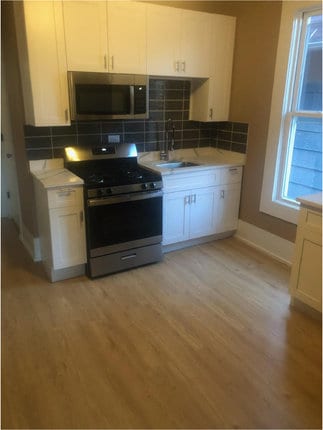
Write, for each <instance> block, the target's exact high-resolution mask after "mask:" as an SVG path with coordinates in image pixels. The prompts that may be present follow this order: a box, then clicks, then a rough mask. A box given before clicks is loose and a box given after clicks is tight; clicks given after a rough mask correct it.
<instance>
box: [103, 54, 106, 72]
mask: <svg viewBox="0 0 323 430" xmlns="http://www.w3.org/2000/svg"><path fill="white" fill-rule="evenodd" d="M103 62H104V68H105V69H106V68H107V56H106V55H105V56H104V57H103Z"/></svg>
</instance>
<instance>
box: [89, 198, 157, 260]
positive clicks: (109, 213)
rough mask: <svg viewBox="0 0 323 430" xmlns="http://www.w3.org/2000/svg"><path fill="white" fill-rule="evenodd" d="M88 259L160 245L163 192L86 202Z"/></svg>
mask: <svg viewBox="0 0 323 430" xmlns="http://www.w3.org/2000/svg"><path fill="white" fill-rule="evenodd" d="M86 222H87V244H88V252H89V257H98V256H102V255H105V254H110V253H114V252H119V251H123V250H128V249H132V248H137V247H140V246H147V245H151V244H156V243H160V242H161V240H162V191H152V192H143V193H134V194H124V195H120V196H112V197H107V198H99V199H90V200H88V201H87V216H86Z"/></svg>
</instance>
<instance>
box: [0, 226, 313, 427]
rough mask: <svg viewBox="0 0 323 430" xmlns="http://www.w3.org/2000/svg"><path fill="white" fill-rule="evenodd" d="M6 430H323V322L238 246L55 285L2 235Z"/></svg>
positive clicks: (278, 274)
mask: <svg viewBox="0 0 323 430" xmlns="http://www.w3.org/2000/svg"><path fill="white" fill-rule="evenodd" d="M2 238H3V247H2V260H3V263H2V428H33V429H36V428H37V429H39V428H42V429H45V428H55V429H59V428H66V429H68V428H71V429H72V428H92V429H95V428H97V429H99V428H186V429H188V428H290V429H293V428H321V324H320V322H318V321H315V320H313V319H311V318H310V317H308V316H307V315H304V314H302V313H301V312H299V311H297V310H293V309H290V308H289V295H288V290H287V285H288V277H289V272H288V270H287V269H286V268H285V267H284V266H282V265H280V264H278V263H276V262H273V261H271V260H270V259H269V258H267V257H265V256H263V255H261V254H259V253H257V252H256V251H254V250H252V249H250V248H248V247H246V246H245V245H243V244H242V243H240V242H238V241H237V240H235V239H226V240H222V241H217V242H213V243H210V244H205V245H202V246H196V247H192V248H190V249H186V250H182V251H177V252H173V253H169V254H167V255H165V258H164V261H163V262H162V263H159V264H155V265H151V266H147V267H142V268H138V269H136V270H133V271H129V272H124V273H121V274H116V275H113V276H108V277H105V278H101V279H98V280H95V281H91V280H89V279H87V278H86V277H82V278H77V279H73V280H68V281H64V282H58V283H56V284H50V283H49V282H47V280H46V279H45V277H44V274H43V271H42V268H41V265H40V264H35V263H33V262H32V261H31V259H30V257H29V256H28V255H27V253H26V252H25V250H24V249H23V247H22V245H21V244H20V243H19V240H18V238H17V232H16V231H15V229H14V227H13V225H12V224H11V223H10V222H9V223H8V222H6V223H5V224H4V225H3V229H2Z"/></svg>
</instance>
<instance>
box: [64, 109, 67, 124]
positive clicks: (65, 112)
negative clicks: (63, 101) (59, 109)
mask: <svg viewBox="0 0 323 430" xmlns="http://www.w3.org/2000/svg"><path fill="white" fill-rule="evenodd" d="M64 114H65V121H66V122H68V109H65V111H64Z"/></svg>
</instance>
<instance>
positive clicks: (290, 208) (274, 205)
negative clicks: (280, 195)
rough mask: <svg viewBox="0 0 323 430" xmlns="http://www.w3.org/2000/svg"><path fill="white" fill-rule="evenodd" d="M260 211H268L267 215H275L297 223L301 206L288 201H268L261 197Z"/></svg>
mask: <svg viewBox="0 0 323 430" xmlns="http://www.w3.org/2000/svg"><path fill="white" fill-rule="evenodd" d="M259 210H260V212H263V213H266V214H267V215H271V216H274V217H276V218H279V219H282V220H284V221H287V222H289V223H291V224H295V225H297V222H298V213H299V206H298V205H297V206H295V205H293V204H288V203H287V202H281V201H278V200H276V201H272V200H270V201H268V200H267V201H266V200H265V199H261V202H260V208H259Z"/></svg>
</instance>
